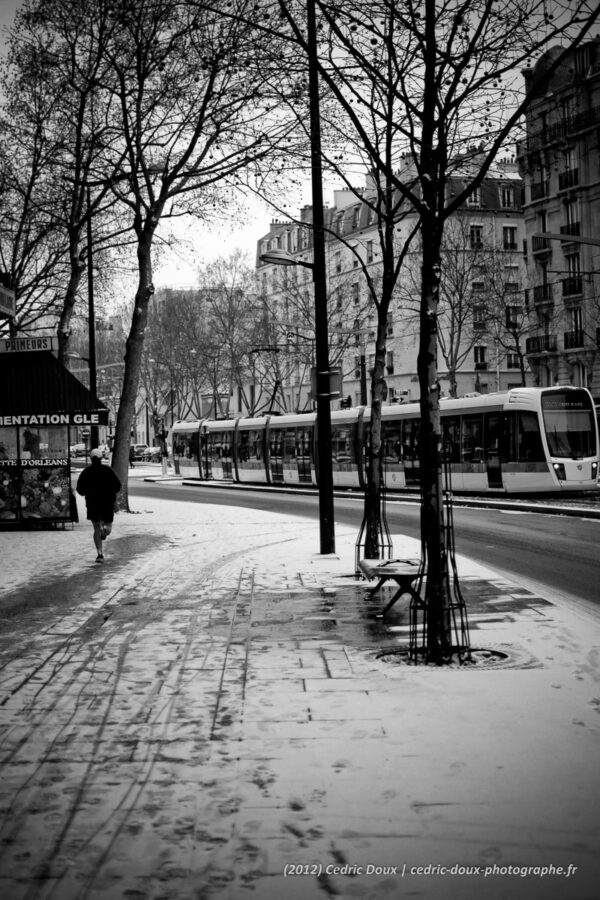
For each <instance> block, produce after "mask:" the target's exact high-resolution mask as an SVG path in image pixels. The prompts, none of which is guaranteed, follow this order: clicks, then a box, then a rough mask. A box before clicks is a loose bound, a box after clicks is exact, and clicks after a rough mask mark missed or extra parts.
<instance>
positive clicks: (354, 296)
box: [350, 281, 359, 303]
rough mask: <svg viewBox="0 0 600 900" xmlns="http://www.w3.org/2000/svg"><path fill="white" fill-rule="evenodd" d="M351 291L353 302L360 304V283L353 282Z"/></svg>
mask: <svg viewBox="0 0 600 900" xmlns="http://www.w3.org/2000/svg"><path fill="white" fill-rule="evenodd" d="M350 290H351V292H352V302H353V303H358V300H359V293H358V281H353V282H352V286H351V288H350Z"/></svg>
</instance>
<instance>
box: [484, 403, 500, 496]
mask: <svg viewBox="0 0 600 900" xmlns="http://www.w3.org/2000/svg"><path fill="white" fill-rule="evenodd" d="M503 429H504V417H503V416H502V415H501V414H499V413H487V415H486V416H485V417H484V434H483V446H484V453H485V466H486V471H487V479H488V487H489V488H501V487H503V484H502V464H501V463H502V443H503V440H502V437H503Z"/></svg>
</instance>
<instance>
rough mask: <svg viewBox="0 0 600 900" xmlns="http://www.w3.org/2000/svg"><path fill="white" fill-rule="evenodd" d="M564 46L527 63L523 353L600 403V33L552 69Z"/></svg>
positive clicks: (545, 377)
mask: <svg viewBox="0 0 600 900" xmlns="http://www.w3.org/2000/svg"><path fill="white" fill-rule="evenodd" d="M560 49H561V48H554V49H553V50H550V51H549V52H548V53H547V54H546V55H545V56H544V57H543V58H542V59H541V60H540V61H539V62H538V63H537V64H536V66H535V67H534V68H533V69H529V70H526V71H525V72H524V77H525V84H526V89H527V90H528V91H529V93H530V94H531V95H532V103H531V105H530V107H529V110H528V112H527V117H526V139H525V140H524V141H522V142H521V143H520V144H519V145H518V152H517V158H518V162H519V166H520V171H521V173H522V176H523V179H524V184H525V203H524V207H523V212H524V220H525V237H526V249H527V267H528V282H529V290H528V293H527V305H528V312H529V315H530V318H531V321H532V325H533V327H534V333H532V334H531V335H530V337H529V338H528V342H527V357H528V361H529V364H530V366H531V369H532V370H533V372H534V375H535V381H536V383H537V384H539V385H548V384H553V383H555V382H559V383H563V384H575V385H581V386H584V387H588V388H590V390H591V391H592V393H593V395H594V397H595V399H596V402H600V360H599V355H598V348H599V346H600V330H599V318H600V317H599V312H600V300H599V292H598V285H599V278H600V246H598V237H599V233H598V232H599V227H600V148H599V144H600V41H599V40H595V41H590V42H589V43H586V44H584V45H582V46H581V47H579V48H578V49H576V50H575V51H573V53H572V54H570V55H569V56H568V57H567V59H566V61H564V62H563V63H562V64H561V65H560V66H559V68H558V69H557V70H556V71H555V72H554V74H552V75H549V74H548V75H546V72H547V71H548V68H549V66H550V65H551V64H552V63H553V61H554V60H555V59H556V58H557V55H558V54H559V53H560ZM590 239H592V240H595V241H596V243H595V244H594V243H590V242H589V240H590Z"/></svg>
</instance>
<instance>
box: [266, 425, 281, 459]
mask: <svg viewBox="0 0 600 900" xmlns="http://www.w3.org/2000/svg"><path fill="white" fill-rule="evenodd" d="M282 452H283V432H281V431H277V430H274V431H272V432H271V436H270V439H269V454H270V456H271V459H274V458H275V457H278V456H281V455H282Z"/></svg>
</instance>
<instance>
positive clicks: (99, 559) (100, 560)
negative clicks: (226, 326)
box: [96, 553, 104, 562]
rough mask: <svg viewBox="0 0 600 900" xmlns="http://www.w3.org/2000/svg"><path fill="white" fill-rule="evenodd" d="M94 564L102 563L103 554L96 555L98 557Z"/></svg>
mask: <svg viewBox="0 0 600 900" xmlns="http://www.w3.org/2000/svg"><path fill="white" fill-rule="evenodd" d="M96 562H104V554H103V553H99V554H98V556H97V557H96Z"/></svg>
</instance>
